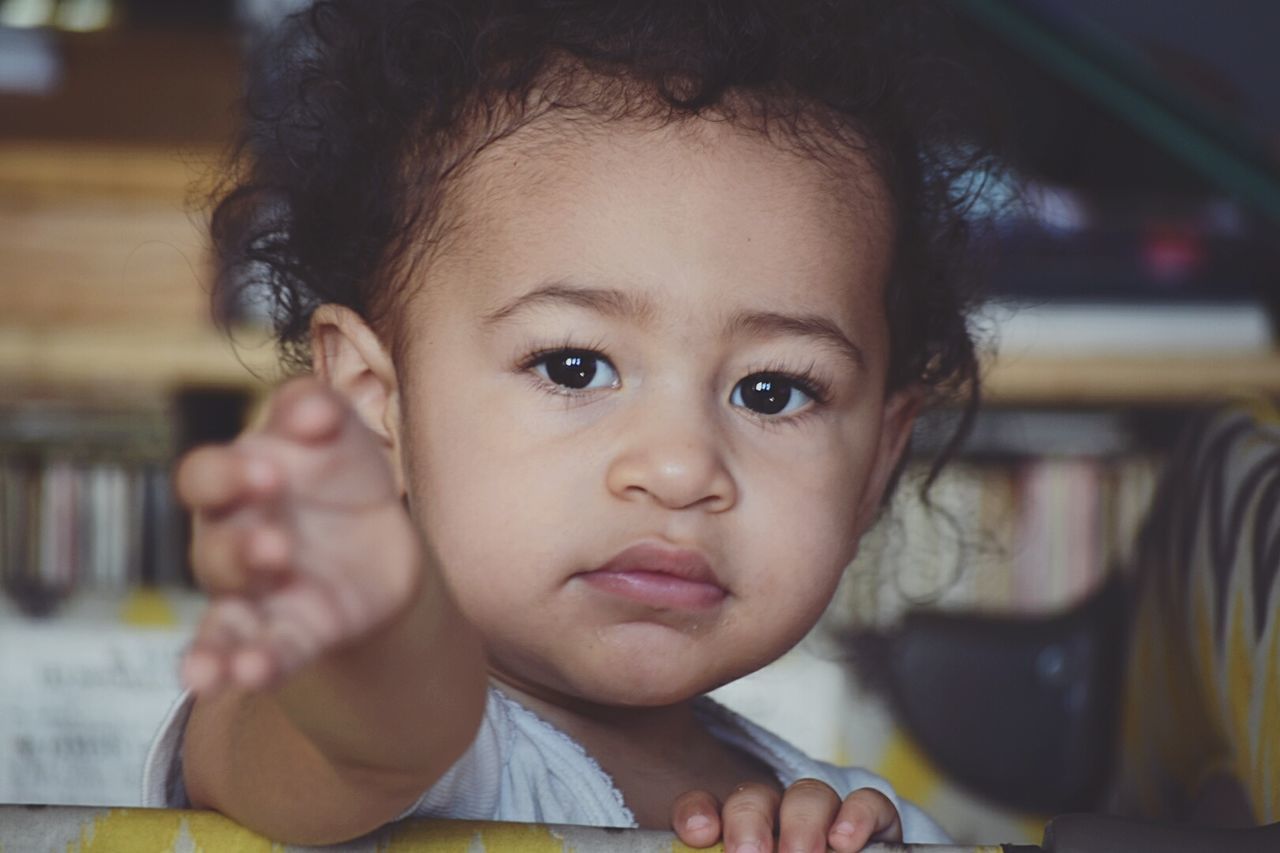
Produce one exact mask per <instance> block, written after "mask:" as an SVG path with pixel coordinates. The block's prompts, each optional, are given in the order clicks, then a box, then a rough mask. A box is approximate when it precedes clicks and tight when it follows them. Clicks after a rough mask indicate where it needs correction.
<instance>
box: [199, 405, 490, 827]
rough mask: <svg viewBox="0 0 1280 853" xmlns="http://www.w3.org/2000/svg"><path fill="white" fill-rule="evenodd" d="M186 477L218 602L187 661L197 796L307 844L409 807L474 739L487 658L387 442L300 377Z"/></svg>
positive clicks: (202, 565) (204, 565) (204, 577)
mask: <svg viewBox="0 0 1280 853" xmlns="http://www.w3.org/2000/svg"><path fill="white" fill-rule="evenodd" d="M178 491H179V494H180V495H181V496H182V497H183V499H184V501H186V502H187V503H188V504H189V505H190V506H191V507H192V509H193V511H194V513H195V529H194V534H193V544H192V562H193V566H194V568H195V570H196V574H197V577H198V579H199V581H200V583H201V585H202V586H203V587H204V588H205V589H206V590H207V591H209V592H210V594H211V595H212V596H213V598H214V601H213V604H212V605H211V607H210V609H209V611H208V613H207V614H206V616H205V618H204V620H203V621H202V623H201V625H200V627H199V629H198V631H197V636H196V640H195V642H194V644H193V646H192V648H191V650H190V651H189V652H188V655H187V658H186V659H185V661H184V664H183V675H184V678H185V680H186V681H187V683H188V685H189V686H191V687H193V688H194V689H196V690H197V692H198V693H199V694H200V698H199V699H198V700H197V703H196V707H195V709H194V711H193V713H192V716H191V719H190V722H189V724H188V728H187V732H186V740H185V743H184V748H183V756H184V759H183V760H184V775H185V781H186V784H187V789H188V792H189V795H190V797H191V799H192V801H193V802H194V804H195V805H197V806H205V807H213V808H216V809H218V810H219V811H222V812H224V813H225V814H227V815H229V816H230V817H232V818H234V819H235V820H237V821H239V822H240V823H243V824H245V825H246V826H248V827H250V828H252V829H255V830H257V831H259V832H262V833H264V834H266V835H268V836H270V837H272V838H274V839H277V840H280V841H287V842H295V843H324V842H333V841H338V840H344V839H347V838H351V837H355V836H357V835H360V834H363V833H365V832H367V831H369V830H372V829H374V828H376V827H378V826H380V825H382V824H384V823H386V822H387V821H389V820H391V819H393V818H395V817H396V816H398V815H399V814H400V813H401V812H403V810H404V809H405V808H407V807H408V806H409V805H411V804H412V803H413V801H414V800H415V799H416V798H417V797H418V796H420V795H421V794H422V793H423V792H424V791H425V790H426V789H427V788H429V787H430V786H431V784H433V783H434V782H435V781H436V780H437V779H438V778H439V777H440V775H441V774H442V773H443V772H444V771H445V770H447V769H448V768H449V766H450V765H451V764H452V763H453V762H454V761H455V760H456V759H457V758H458V757H459V756H460V755H461V754H462V752H463V751H465V749H466V748H467V747H468V746H469V744H470V743H471V740H472V738H473V736H474V732H475V729H476V726H477V724H478V723H479V720H480V717H481V714H482V712H483V706H484V696H485V669H484V664H483V657H482V654H481V649H480V643H479V640H478V638H477V637H476V635H475V632H474V630H473V629H472V628H471V627H470V625H468V624H467V623H466V621H465V620H464V619H463V618H462V617H461V615H460V614H459V613H458V611H457V609H456V607H454V606H453V604H452V602H451V600H450V598H449V595H448V593H447V590H445V588H444V585H443V582H442V581H441V579H440V577H439V575H438V573H437V572H436V571H435V570H434V569H433V568H432V567H431V561H430V559H429V558H428V556H427V548H426V546H425V545H424V543H423V542H422V541H421V540H420V538H419V536H418V534H417V532H416V530H415V529H414V526H413V523H412V522H411V520H410V519H409V517H408V514H407V513H406V511H405V510H404V508H403V505H402V504H401V501H400V495H399V494H398V492H397V489H396V487H395V480H394V477H393V476H392V474H391V471H390V470H389V465H388V462H387V460H386V458H385V456H384V454H383V452H382V449H381V448H380V447H379V446H378V442H377V439H376V437H375V436H374V435H373V433H371V432H370V431H369V430H368V429H367V428H365V427H364V425H363V424H362V423H361V422H360V420H359V418H358V417H357V415H356V414H355V413H354V412H353V411H352V410H351V409H350V408H349V407H348V406H347V405H346V404H345V403H344V402H343V401H342V400H341V399H340V398H339V397H337V396H336V395H335V394H333V393H332V392H331V391H329V390H328V389H326V388H325V387H324V386H322V385H321V384H320V383H318V382H314V381H305V380H304V381H298V382H294V383H290V384H289V385H287V386H285V387H284V388H282V389H281V390H280V391H279V392H278V393H277V394H276V395H275V396H274V397H273V399H272V401H271V409H270V414H269V416H268V419H267V422H266V424H265V425H264V426H263V427H262V428H261V429H259V430H252V431H249V432H247V433H246V434H244V435H242V436H241V437H240V438H239V439H237V440H236V442H235V443H233V444H232V445H229V446H226V447H210V448H204V449H202V450H198V451H196V452H195V453H193V454H192V455H191V456H190V457H188V458H187V459H186V460H185V461H184V463H183V465H182V466H181V468H180V470H179V474H178Z"/></svg>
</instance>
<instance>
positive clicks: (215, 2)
mask: <svg viewBox="0 0 1280 853" xmlns="http://www.w3.org/2000/svg"><path fill="white" fill-rule="evenodd" d="M116 4H117V5H118V6H119V7H121V9H122V11H123V15H122V17H123V18H124V21H125V22H126V23H127V24H128V25H130V26H139V27H174V26H179V27H202V28H210V27H229V26H231V25H232V23H233V22H234V21H235V17H236V7H237V2H236V0H116Z"/></svg>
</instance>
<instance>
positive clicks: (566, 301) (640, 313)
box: [480, 281, 654, 326]
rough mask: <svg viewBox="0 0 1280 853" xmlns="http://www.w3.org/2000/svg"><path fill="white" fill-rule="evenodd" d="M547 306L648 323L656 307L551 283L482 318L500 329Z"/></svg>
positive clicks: (622, 295) (604, 291)
mask: <svg viewBox="0 0 1280 853" xmlns="http://www.w3.org/2000/svg"><path fill="white" fill-rule="evenodd" d="M544 305H573V306H576V307H578V308H586V309H588V310H590V311H595V312H596V313H597V314H603V315H605V316H606V317H621V318H627V319H636V320H647V319H650V318H651V317H652V316H653V313H654V311H653V304H652V303H651V302H649V300H647V299H645V298H644V297H642V296H637V295H636V294H632V293H626V292H624V291H621V290H611V289H608V288H601V287H579V286H578V285H575V284H571V283H569V282H567V281H552V282H548V283H546V284H544V285H542V286H541V287H537V288H534V289H533V290H531V291H529V292H528V293H525V294H523V295H521V296H518V297H516V298H515V299H513V300H511V301H510V302H508V303H507V304H506V305H503V306H502V307H501V308H498V309H497V310H494V311H490V312H489V313H488V314H485V315H484V316H483V317H481V318H480V322H481V323H482V324H484V325H485V326H497V325H500V324H502V323H504V322H507V321H508V320H510V319H511V318H512V317H514V316H516V315H517V314H520V313H522V312H524V311H528V310H530V309H533V308H539V307H542V306H544Z"/></svg>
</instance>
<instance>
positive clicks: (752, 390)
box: [742, 376, 791, 415]
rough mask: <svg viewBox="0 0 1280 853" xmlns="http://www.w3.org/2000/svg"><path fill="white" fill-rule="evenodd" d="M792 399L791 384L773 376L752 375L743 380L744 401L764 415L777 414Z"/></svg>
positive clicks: (750, 407)
mask: <svg viewBox="0 0 1280 853" xmlns="http://www.w3.org/2000/svg"><path fill="white" fill-rule="evenodd" d="M790 400H791V385H790V384H789V383H788V382H786V380H783V379H777V378H775V377H771V376H752V377H748V378H747V379H744V380H743V389H742V402H743V403H745V404H746V406H747V408H748V409H751V410H753V411H756V412H759V413H760V414H762V415H776V414H777V413H778V412H781V411H782V410H783V409H785V408H786V407H787V403H788V402H790Z"/></svg>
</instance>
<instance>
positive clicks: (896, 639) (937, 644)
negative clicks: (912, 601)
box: [850, 578, 1126, 814]
mask: <svg viewBox="0 0 1280 853" xmlns="http://www.w3.org/2000/svg"><path fill="white" fill-rule="evenodd" d="M1125 610H1126V606H1125V596H1124V592H1123V589H1122V584H1121V582H1120V581H1119V580H1118V579H1115V578H1113V579H1112V580H1111V581H1110V582H1109V583H1107V584H1105V585H1104V586H1103V587H1102V588H1101V589H1099V590H1098V591H1097V592H1095V593H1094V594H1093V595H1091V596H1090V597H1089V598H1088V599H1087V600H1085V601H1084V602H1082V603H1081V604H1079V605H1078V606H1076V607H1074V608H1072V609H1071V610H1069V611H1067V612H1065V613H1062V614H1060V615H1057V616H1053V617H1048V618H1043V617H1030V616H1028V617H1019V616H989V615H981V614H966V613H945V612H931V611H915V612H912V613H909V614H907V616H906V617H905V619H904V621H903V624H902V626H901V627H900V628H899V629H897V630H896V631H894V632H892V633H890V634H885V635H870V634H864V635H860V636H855V637H852V638H850V648H851V650H852V652H853V655H854V658H855V661H856V667H857V670H858V673H859V675H860V676H862V677H864V678H867V679H869V680H871V681H872V682H873V683H877V684H879V686H881V687H883V688H884V689H886V691H887V693H888V694H889V697H890V699H891V701H892V703H893V706H894V710H895V712H896V714H897V716H898V717H899V719H900V720H901V721H902V722H903V724H904V725H905V727H906V729H907V730H908V732H909V733H910V734H911V735H912V737H913V738H915V739H916V740H917V741H918V742H919V744H920V745H921V747H922V748H923V749H924V751H925V752H926V753H927V754H928V755H929V757H930V759H931V760H933V761H934V762H936V763H937V765H938V767H939V768H940V769H941V770H942V771H943V772H945V773H946V774H947V775H949V776H950V777H952V778H954V779H955V780H956V781H958V782H960V783H961V784H962V785H965V786H966V787H969V788H971V789H972V790H974V791H976V792H977V793H979V794H982V795H983V796H986V797H989V798H991V799H993V800H995V801H997V802H1000V803H1002V804H1005V805H1009V806H1012V807H1014V808H1017V809H1021V810H1023V811H1029V812H1034V813H1039V814H1053V813H1056V812H1062V811H1078V810H1084V809H1090V808H1095V807H1097V805H1098V804H1099V802H1100V800H1101V798H1102V790H1103V787H1104V785H1105V783H1106V780H1107V778H1108V775H1109V773H1110V768H1111V756H1112V741H1113V732H1114V730H1115V708H1116V706H1117V705H1118V703H1119V695H1120V673H1121V665H1122V660H1121V658H1122V655H1121V654H1120V653H1119V651H1118V650H1120V649H1122V648H1123V647H1124V631H1125V629H1124V625H1125Z"/></svg>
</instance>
